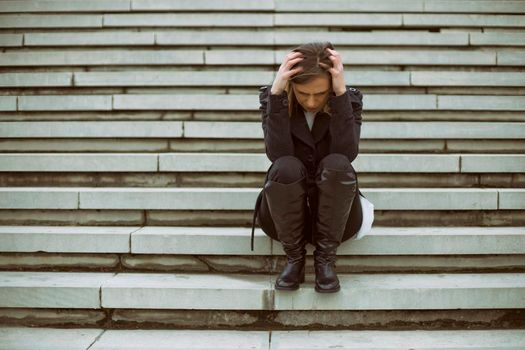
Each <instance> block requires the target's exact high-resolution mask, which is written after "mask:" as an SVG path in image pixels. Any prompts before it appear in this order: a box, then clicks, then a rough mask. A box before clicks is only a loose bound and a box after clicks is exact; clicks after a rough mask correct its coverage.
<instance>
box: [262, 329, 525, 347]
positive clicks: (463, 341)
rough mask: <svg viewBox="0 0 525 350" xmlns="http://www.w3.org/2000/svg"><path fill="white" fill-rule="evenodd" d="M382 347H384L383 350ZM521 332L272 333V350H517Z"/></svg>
mask: <svg viewBox="0 0 525 350" xmlns="http://www.w3.org/2000/svg"><path fill="white" fill-rule="evenodd" d="M385 346H386V347H385ZM520 347H525V331H523V330H458V331H451V330H434V331H385V330H377V331H345V330H342V331H341V330H339V331H273V332H272V349H282V350H284V349H286V350H292V349H305V348H308V349H328V348H330V349H331V348H337V349H342V350H346V349H371V350H372V349H377V350H379V349H387V348H388V349H392V350H394V349H396V350H397V349H399V350H401V349H428V350H431V349H432V350H438V349H458V350H459V349H480V350H481V349H502V350H503V349H518V348H520Z"/></svg>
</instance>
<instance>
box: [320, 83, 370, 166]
mask: <svg viewBox="0 0 525 350" xmlns="http://www.w3.org/2000/svg"><path fill="white" fill-rule="evenodd" d="M328 103H329V104H330V108H331V111H332V117H331V118H330V135H331V140H330V153H341V154H344V155H345V156H347V157H348V159H349V160H350V162H352V161H353V160H354V159H355V158H356V157H357V154H358V153H359V139H360V137H361V121H362V117H361V111H362V110H363V94H362V93H361V91H359V90H358V89H356V88H353V87H348V86H347V87H346V92H345V93H344V94H342V95H340V96H336V95H335V93H333V92H332V95H331V96H330V98H329V101H328Z"/></svg>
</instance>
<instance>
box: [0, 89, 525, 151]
mask: <svg viewBox="0 0 525 350" xmlns="http://www.w3.org/2000/svg"><path fill="white" fill-rule="evenodd" d="M34 97H37V96H34ZM86 103H87V101H86ZM252 107H253V106H252ZM523 135H525V122H483V123H480V122H376V121H370V122H366V123H363V125H362V127H361V139H362V140H367V139H375V140H380V139H389V140H421V139H425V140H443V139H446V140H449V139H450V140H454V141H456V142H459V141H462V140H480V139H484V140H485V139H486V140H487V141H485V142H489V141H492V140H501V139H505V140H513V142H519V141H520V140H523ZM0 138H5V139H11V138H45V139H50V138H65V139H67V138H81V139H82V138H85V139H88V138H99V139H106V138H141V139H158V138H169V139H173V138H184V139H186V138H187V139H208V140H209V139H234V140H250V139H256V140H263V138H264V135H263V130H262V128H261V122H222V121H212V122H210V121H25V122H19V121H11V122H0Z"/></svg>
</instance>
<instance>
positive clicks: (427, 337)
mask: <svg viewBox="0 0 525 350" xmlns="http://www.w3.org/2000/svg"><path fill="white" fill-rule="evenodd" d="M313 40H328V41H331V42H332V43H333V44H334V45H335V47H336V50H337V51H339V52H340V53H341V54H342V56H343V59H344V65H345V74H346V76H345V80H346V82H347V84H348V85H350V86H355V87H358V88H359V89H360V90H361V91H362V92H363V94H364V109H363V125H362V132H361V142H360V154H359V156H358V157H357V158H356V159H355V161H354V162H353V165H354V167H355V168H356V170H357V172H358V176H359V182H360V187H361V191H362V192H363V194H364V195H365V196H366V197H367V198H368V199H369V200H370V201H372V202H373V203H374V205H375V209H376V211H375V222H374V227H373V230H372V232H371V233H370V235H368V236H365V237H364V238H363V239H361V240H358V241H353V240H350V241H346V242H345V243H343V244H342V245H341V246H340V248H339V250H338V261H337V271H338V274H339V277H340V280H341V287H342V288H341V291H340V292H339V293H334V294H330V295H325V294H320V293H316V292H315V291H314V289H313V279H314V277H315V276H314V274H313V258H312V251H313V247H312V246H310V245H309V246H308V247H307V250H308V262H307V277H306V283H304V284H303V285H302V287H301V289H300V290H298V291H295V292H284V291H277V290H275V289H274V287H273V283H274V280H275V278H276V277H277V274H278V273H279V272H280V271H281V270H282V267H283V266H284V264H285V257H284V252H283V250H282V248H281V246H280V243H279V242H276V241H272V240H271V239H270V238H269V237H267V236H266V235H265V234H264V232H262V231H261V230H260V229H256V232H255V250H254V251H251V250H250V228H249V226H250V225H251V218H252V214H253V212H252V211H253V207H254V204H255V199H256V197H257V195H258V193H259V191H260V189H261V187H262V184H263V181H264V174H265V171H266V170H267V168H268V167H269V165H270V162H269V160H268V159H267V157H266V155H265V153H264V142H263V133H262V129H261V122H260V113H259V111H258V108H259V100H258V93H259V90H258V88H259V87H260V86H263V85H267V84H271V82H272V81H273V79H274V74H275V72H276V70H277V68H278V66H279V64H280V63H281V60H282V57H283V56H284V55H285V54H286V52H288V51H289V50H291V49H292V48H293V47H295V46H297V45H299V44H300V43H303V42H308V41H313ZM0 47H2V51H1V52H0V91H1V94H0V349H48V348H53V349H90V350H92V349H130V348H144V349H168V348H169V349H205V348H206V349H212V348H213V349H325V348H334V347H335V348H341V349H407V348H412V349H524V348H525V69H524V66H525V49H524V47H525V1H522V0H518V1H516V0H514V1H507V0H502V1H497V2H493V1H485V0H477V1H463V0H457V1H447V0H410V1H408V0H407V1H395V2H394V1H387V0H369V1H365V2H363V1H343V0H334V1H317V2H314V1H304V0H303V1H295V0H286V1H285V0H273V1H235V0H230V1H214V2H209V1H197V0H194V1H182V0H178V1H176V0H163V1H151V0H112V1H98V0H84V1H65V0H50V1H43V0H39V1H34V0H20V1H17V0H14V1H1V2H0Z"/></svg>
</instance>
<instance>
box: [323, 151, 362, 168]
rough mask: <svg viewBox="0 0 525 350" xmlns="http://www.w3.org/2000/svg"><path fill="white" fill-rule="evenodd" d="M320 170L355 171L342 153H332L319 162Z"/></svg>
mask: <svg viewBox="0 0 525 350" xmlns="http://www.w3.org/2000/svg"><path fill="white" fill-rule="evenodd" d="M319 168H321V169H322V168H326V169H332V170H339V171H349V170H351V171H355V170H354V167H353V166H352V163H351V162H350V160H348V157H347V156H345V155H344V154H341V153H330V154H328V155H327V156H325V157H324V158H323V159H321V161H320V162H319Z"/></svg>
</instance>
